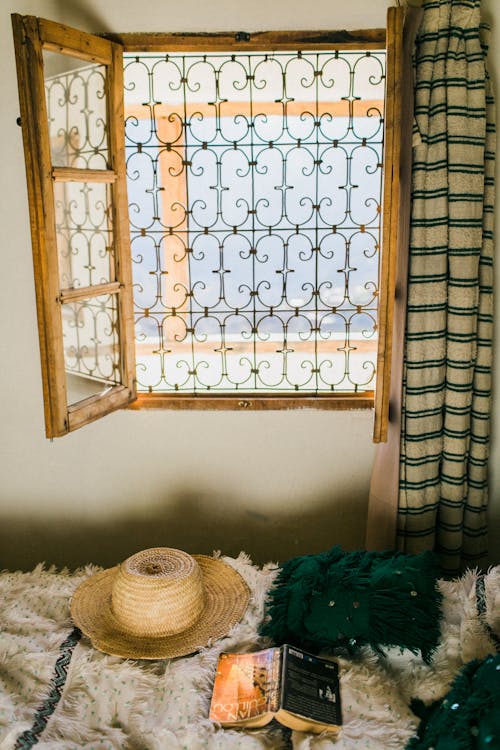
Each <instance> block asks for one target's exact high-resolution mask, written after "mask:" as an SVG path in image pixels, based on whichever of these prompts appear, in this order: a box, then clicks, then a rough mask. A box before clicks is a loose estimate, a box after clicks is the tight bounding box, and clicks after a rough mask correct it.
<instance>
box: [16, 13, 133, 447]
mask: <svg viewBox="0 0 500 750" xmlns="http://www.w3.org/2000/svg"><path fill="white" fill-rule="evenodd" d="M12 22H13V30H14V42H15V50H16V62H17V72H18V84H19V100H20V107H21V122H22V129H23V140H24V153H25V162H26V175H27V181H28V200H29V210H30V222H31V235H32V246H33V264H34V272H35V288H36V299H37V313H38V330H39V337H40V354H41V368H42V381H43V394H44V406H45V425H46V434H47V436H48V437H56V436H60V435H64V434H66V433H67V432H70V431H71V430H74V429H77V428H78V427H81V426H82V425H84V424H87V423H88V422H90V421H93V420H95V419H98V418H100V417H102V416H103V415H104V414H107V413H109V412H111V411H113V410H115V409H118V408H120V407H123V406H125V405H127V404H128V403H130V402H131V401H133V400H134V399H135V397H136V394H135V374H134V373H135V353H134V333H133V314H132V274H131V258H130V243H129V230H128V205H127V190H126V171H125V140H124V117H123V59H122V47H121V45H119V44H116V43H114V42H110V41H108V40H105V39H102V38H100V37H96V36H93V35H91V34H87V33H84V32H81V31H77V30H75V29H71V28H68V27H66V26H63V25H61V24H57V23H54V22H52V21H47V20H44V19H38V18H35V17H33V16H20V15H17V14H16V15H13V16H12ZM45 52H51V53H55V55H59V56H61V60H63V59H64V60H65V62H66V59H65V58H64V56H67V58H68V59H69V61H70V62H69V65H70V67H71V65H73V66H74V65H75V64H76V63H78V64H81V63H80V61H82V60H83V61H85V62H87V63H89V64H95V65H98V66H103V67H102V69H103V70H104V71H105V75H104V76H103V80H104V83H103V96H104V98H105V102H106V103H105V118H106V120H107V123H106V126H107V130H106V138H107V141H106V142H107V150H106V160H107V163H106V164H105V165H104V168H99V169H95V168H88V165H87V166H83V167H82V166H81V164H79V163H77V164H76V166H71V165H69V166H68V165H62V166H61V165H60V164H55V163H54V159H53V154H52V153H51V139H50V134H49V123H48V117H47V102H46V93H45V75H44V53H45ZM58 59H59V58H58ZM86 106H87V105H86V104H85V107H86ZM103 106H104V105H103ZM66 136H67V137H68V138H69V135H68V134H66ZM72 183H73V184H75V183H76V184H78V183H81V184H82V185H86V186H87V188H88V186H89V185H91V186H92V185H93V186H94V189H95V190H104V191H105V194H106V204H105V206H104V214H105V216H106V217H107V218H106V222H108V224H107V225H106V228H105V230H104V234H105V235H106V237H110V238H111V239H110V247H109V248H108V247H107V248H106V250H109V251H110V253H109V278H107V279H105V280H104V281H103V280H100V281H98V282H97V283H94V282H88V283H87V284H80V283H76V284H74V283H72V282H71V281H70V282H68V283H66V284H64V283H63V282H62V281H61V278H62V276H63V274H61V268H60V265H61V258H60V255H61V253H60V250H58V237H57V231H58V230H57V226H56V203H57V201H56V199H55V195H54V194H55V190H56V188H57V189H58V190H63V191H64V190H65V189H66V188H65V187H64V186H65V185H66V186H69V185H71V184H72ZM99 185H100V186H101V187H96V186H99ZM58 186H59V187H58ZM61 186H63V187H61ZM102 186H104V188H103V187H102ZM67 189H68V190H71V189H73V190H74V187H73V188H70V187H68V188H67ZM83 192H84V191H83ZM89 234H92V232H91V230H89ZM88 267H89V268H91V267H92V260H91V259H89V261H88ZM103 300H107V302H106V303H105V302H103ZM105 304H108V308H107V310H106V315H108V317H109V320H110V322H109V324H108V326H107V329H106V334H105V335H108V337H109V341H108V343H107V344H106V345H105V346H103V345H102V342H101V341H100V337H99V333H98V332H96V333H94V335H93V337H91V340H92V341H93V343H94V346H95V351H96V359H97V357H98V350H99V346H101V348H102V350H103V351H106V352H107V353H106V354H105V356H104V359H106V358H107V359H110V358H111V359H112V360H113V363H114V364H113V367H112V372H113V374H112V376H109V377H108V378H106V376H104V375H101V374H100V373H98V374H97V375H96V374H95V370H94V369H92V368H87V370H86V371H84V372H80V371H78V372H77V373H76V374H75V373H73V375H71V373H70V375H71V376H72V377H75V378H77V379H78V380H79V382H80V381H81V382H82V383H84V384H85V386H86V387H87V390H92V391H96V392H95V393H92V395H89V396H86V397H83V398H76V397H73V398H70V396H69V393H68V372H69V369H68V357H67V349H68V346H67V344H66V349H65V341H64V338H65V330H64V326H63V320H64V314H65V313H68V312H70V313H71V314H72V313H73V310H74V311H79V312H78V315H80V317H79V318H78V319H77V323H76V324H75V326H74V327H76V328H78V326H80V322H81V320H82V319H83V317H84V316H85V315H87V319H88V318H89V316H90V315H92V314H94V315H95V318H97V315H98V314H100V313H98V312H96V313H91V312H89V310H90V311H91V310H93V309H98V308H99V306H100V308H101V309H102V310H103V309H104V305H105ZM71 306H73V307H71ZM82 311H83V313H82ZM74 314H75V317H76V316H77V313H76V312H75V313H74ZM103 315H104V313H102V315H101V317H103ZM67 317H68V316H66V318H67ZM94 325H95V327H96V328H97V324H96V323H94ZM110 342H111V343H110ZM73 349H75V347H74V346H73ZM86 350H88V347H86ZM109 351H110V352H111V353H109ZM73 354H74V355H75V359H76V361H78V362H79V361H80V359H81V352H79V351H78V350H75V351H74V352H73Z"/></svg>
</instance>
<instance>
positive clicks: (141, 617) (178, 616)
mask: <svg viewBox="0 0 500 750" xmlns="http://www.w3.org/2000/svg"><path fill="white" fill-rule="evenodd" d="M111 608H112V610H113V613H114V616H115V618H116V620H117V621H118V622H119V623H120V626H121V627H122V628H123V630H124V632H127V633H129V634H130V635H134V636H140V637H144V636H151V637H161V636H168V635H174V634H175V633H181V632H182V631H184V630H187V629H188V628H190V627H192V626H193V625H194V624H195V623H196V622H197V620H198V619H199V618H200V616H201V613H202V611H203V608H204V590H203V582H202V574H201V570H200V567H199V565H198V563H197V562H196V560H195V559H194V558H193V557H191V555H188V554H187V553H186V552H182V551H181V550H178V549H172V548H170V547H154V548H152V549H147V550H142V551H141V552H137V553H136V554H135V555H132V557H129V558H127V559H126V560H125V561H124V562H123V563H121V564H120V565H119V567H118V570H117V574H116V577H115V580H114V583H113V586H112V589H111Z"/></svg>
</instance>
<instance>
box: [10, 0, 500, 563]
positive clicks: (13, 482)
mask: <svg viewBox="0 0 500 750" xmlns="http://www.w3.org/2000/svg"><path fill="white" fill-rule="evenodd" d="M494 2H495V0H487V7H488V8H490V15H493V14H495V15H496V20H497V22H498V23H500V10H499V9H496V10H494ZM387 5H388V2H387V0H351V2H350V3H340V2H339V3H333V2H332V1H331V0H312V2H309V3H304V2H302V0H300V1H299V0H274V2H272V3H271V2H269V0H253V2H249V3H243V2H240V3H237V2H235V0H184V1H183V2H182V3H175V4H174V3H170V5H169V3H168V2H166V1H165V0H150V1H149V2H147V3H141V2H137V0H107V2H105V3H103V2H101V0H80V1H76V0H75V1H71V0H38V1H36V0H32V1H31V2H28V1H26V0H19V2H17V3H14V2H12V1H11V0H2V18H1V24H0V35H1V36H0V44H1V49H2V54H3V60H2V65H1V66H0V77H1V90H2V108H1V111H0V118H1V133H2V138H1V141H0V149H1V161H0V163H1V164H2V169H1V170H0V171H1V179H2V190H1V192H0V195H1V200H0V215H1V224H0V226H1V240H0V243H1V246H2V254H1V257H2V263H1V266H0V267H1V275H0V288H1V291H0V321H1V323H0V325H1V327H2V335H1V336H0V355H1V362H2V364H3V367H2V369H1V371H0V399H1V404H0V414H1V415H2V422H1V426H0V499H1V503H0V567H2V566H8V567H11V568H12V567H25V568H29V567H31V566H32V565H33V564H34V562H36V561H38V560H40V559H46V560H47V561H51V562H52V561H53V562H56V563H57V564H64V563H68V564H69V565H77V564H80V563H82V562H85V561H89V560H92V561H94V562H96V563H101V564H105V565H106V564H112V563H114V562H116V561H117V560H119V559H122V558H123V557H125V556H126V555H128V554H131V553H132V552H134V551H136V550H137V549H139V548H141V547H146V546H153V545H156V544H161V545H170V546H179V547H183V548H185V549H187V550H188V551H198V552H210V551H211V550H212V549H213V548H220V549H222V550H223V551H224V552H226V553H228V554H233V553H237V552H238V551H239V550H240V549H245V550H247V551H248V552H249V553H250V554H251V555H252V556H253V557H254V559H255V560H258V561H263V560H267V559H285V558H286V557H290V556H292V555H294V554H298V553H303V552H314V551H319V550H322V549H325V548H327V547H328V546H329V545H331V544H334V543H341V544H343V545H345V546H346V547H348V548H349V547H351V548H352V547H357V546H361V545H362V544H363V540H364V530H365V516H366V500H367V494H368V485H369V477H370V471H371V464H372V460H373V446H372V443H371V431H372V419H373V417H372V413H371V412H339V413H335V412H321V411H292V412H283V411H282V412H267V413H266V412H264V413H262V412H260V413H236V412H169V411H155V412H151V411H143V412H137V411H121V412H118V413H116V414H113V415H110V416H108V417H107V418H106V419H104V420H102V421H101V422H97V423H94V424H92V425H89V426H87V427H85V428H84V429H82V430H79V431H78V432H76V433H74V434H72V435H69V436H66V437H65V438H62V439H58V440H55V441H54V442H53V443H51V442H49V441H47V440H46V439H45V437H44V426H43V408H42V388H41V377H40V365H39V352H38V341H37V327H36V310H35V296H34V285H33V280H32V261H31V243H30V231H29V219H28V207H27V196H26V185H25V175H24V160H23V152H22V139H21V131H20V129H19V128H18V127H17V126H16V123H15V121H16V117H17V116H18V114H19V105H18V96H17V83H16V73H15V62H14V52H13V44H12V34H11V29H10V23H9V17H8V14H9V13H11V12H19V13H22V14H33V15H39V16H43V17H46V18H51V19H53V20H56V21H60V22H63V23H67V24H69V25H73V26H77V27H79V28H82V29H85V30H87V31H96V32H99V31H108V32H111V31H183V30H185V31H219V30H220V31H222V30H230V31H237V30H248V31H252V30H267V29H287V28H288V29H313V28H318V29H328V28H334V29H335V28H336V29H338V28H347V29H349V28H351V29H352V28H369V27H380V26H384V25H385V12H386V7H387ZM497 34H498V32H497ZM493 49H494V50H495V47H494V48H493ZM493 55H494V56H492V62H491V67H492V68H493V69H497V68H499V67H500V46H499V45H496V53H495V52H493ZM497 369H498V368H497ZM496 382H497V383H498V376H497V378H496ZM495 411H496V413H497V414H498V403H497V402H495ZM497 421H498V419H497ZM497 442H498V441H496V443H495V446H496V447H495V451H494V459H498V453H499V451H500V447H498V446H497ZM492 496H493V497H492V501H493V503H492V507H493V516H495V515H496V527H497V529H498V528H499V527H500V475H499V474H498V473H495V472H493V485H492ZM496 539H497V542H499V541H500V537H499V536H498V535H497V537H496ZM495 556H496V557H497V558H498V557H499V556H500V555H499V553H496V555H495ZM496 561H497V562H498V561H499V560H496Z"/></svg>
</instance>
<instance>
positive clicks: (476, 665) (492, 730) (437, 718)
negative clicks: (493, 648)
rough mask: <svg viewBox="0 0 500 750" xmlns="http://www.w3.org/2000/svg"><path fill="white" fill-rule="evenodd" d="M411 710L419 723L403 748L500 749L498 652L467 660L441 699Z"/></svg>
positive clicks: (409, 749) (433, 749) (414, 703)
mask: <svg viewBox="0 0 500 750" xmlns="http://www.w3.org/2000/svg"><path fill="white" fill-rule="evenodd" d="M412 709H413V710H414V711H415V713H416V714H417V715H418V716H419V717H420V718H421V722H420V725H419V728H418V736H416V737H412V738H411V740H410V741H409V742H408V744H407V746H406V750H500V655H498V656H488V657H487V658H486V659H483V660H481V659H475V660H474V661H471V662H469V663H468V664H466V665H465V667H463V668H462V670H461V671H460V672H459V674H458V675H457V677H456V678H455V679H454V681H453V684H452V686H451V688H450V690H449V692H448V693H447V695H446V696H445V698H444V700H441V701H436V702H435V703H433V704H431V705H430V706H424V705H423V704H422V703H421V702H420V701H414V702H413V703H412Z"/></svg>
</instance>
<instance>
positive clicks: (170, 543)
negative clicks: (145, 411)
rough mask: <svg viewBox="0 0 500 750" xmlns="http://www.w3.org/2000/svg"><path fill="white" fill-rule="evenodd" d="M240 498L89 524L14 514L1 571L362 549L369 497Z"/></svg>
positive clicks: (262, 559)
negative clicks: (162, 552)
mask: <svg viewBox="0 0 500 750" xmlns="http://www.w3.org/2000/svg"><path fill="white" fill-rule="evenodd" d="M238 502H239V501H238V499H235V498H232V511H231V513H228V512H227V508H228V507H231V503H230V502H229V498H224V502H223V503H222V502H221V497H220V495H218V496H217V498H215V497H213V496H212V497H210V496H207V495H203V494H202V493H199V492H198V493H194V492H189V493H184V494H178V495H177V496H176V498H175V500H174V502H172V500H171V499H169V503H168V507H166V506H160V508H159V509H157V510H156V512H155V513H154V514H152V513H150V514H148V515H147V516H146V515H145V514H144V515H141V516H140V517H139V516H137V517H134V518H126V519H117V520H114V521H110V520H106V521H101V522H97V521H96V522H95V523H90V522H85V521H81V520H79V519H73V520H72V519H69V518H66V519H59V520H58V519H54V518H51V519H47V520H45V521H44V520H43V519H37V520H36V521H28V520H20V519H17V518H16V519H10V520H9V519H8V518H6V517H4V518H3V519H2V521H1V524H0V569H8V570H24V571H27V570H31V569H32V568H33V567H34V566H35V565H36V564H37V563H39V562H45V563H47V564H48V565H56V566H57V567H58V568H62V567H68V568H69V569H70V570H74V569H75V568H78V567H80V566H82V565H85V564H87V563H95V564H96V565H102V566H103V567H110V566H112V565H116V564H117V563H118V562H120V561H122V560H124V559H125V558H126V557H129V556H130V555H132V554H134V552H137V551H138V550H140V549H146V548H148V547H177V548H179V549H184V550H186V551H187V552H190V553H191V554H193V553H199V554H212V552H213V551H214V550H220V551H221V552H222V554H224V555H229V556H231V557H235V556H237V555H238V554H239V552H240V551H241V550H244V551H245V552H247V553H248V554H249V555H250V557H251V558H252V561H253V562H254V563H256V564H259V565H261V564H264V563H266V562H269V561H274V562H280V561H281V562H283V561H284V560H287V559H289V558H290V557H294V556H295V555H303V554H306V553H315V552H321V551H323V550H326V549H329V548H330V547H331V546H333V545H334V544H340V545H342V547H344V548H345V549H356V548H360V547H362V546H363V543H364V534H365V519H366V498H360V497H353V496H350V497H349V498H346V499H345V501H338V500H337V499H336V500H335V503H334V505H333V506H332V499H331V497H329V498H326V497H325V498H322V499H321V500H320V499H318V498H315V500H314V503H310V504H309V508H308V505H307V504H306V503H304V506H303V508H302V509H300V510H297V509H295V511H294V513H293V514H292V513H289V514H287V513H286V512H282V509H281V508H280V509H279V511H280V512H274V513H273V514H272V515H271V514H269V515H268V514H264V513H260V512H259V513H257V512H253V511H250V510H248V509H245V508H241V509H240V508H239V507H238Z"/></svg>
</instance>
